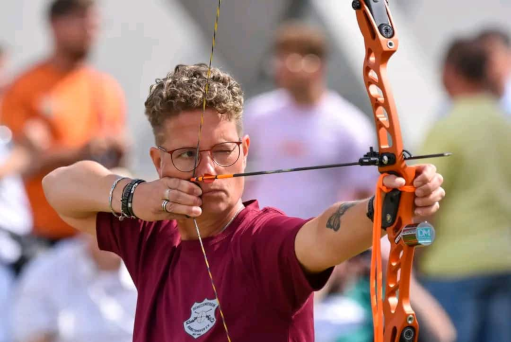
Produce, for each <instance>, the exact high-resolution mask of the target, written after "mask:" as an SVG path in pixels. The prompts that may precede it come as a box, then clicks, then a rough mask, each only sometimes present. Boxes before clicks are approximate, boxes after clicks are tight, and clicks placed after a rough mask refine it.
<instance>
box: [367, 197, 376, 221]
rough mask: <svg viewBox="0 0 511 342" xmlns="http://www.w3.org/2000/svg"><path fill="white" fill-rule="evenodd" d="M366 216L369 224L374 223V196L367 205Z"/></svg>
mask: <svg viewBox="0 0 511 342" xmlns="http://www.w3.org/2000/svg"><path fill="white" fill-rule="evenodd" d="M366 216H367V217H368V218H369V219H370V220H371V222H374V195H373V196H372V197H371V198H370V199H369V202H368V203H367V213H366Z"/></svg>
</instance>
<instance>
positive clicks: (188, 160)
mask: <svg viewBox="0 0 511 342" xmlns="http://www.w3.org/2000/svg"><path fill="white" fill-rule="evenodd" d="M240 146H241V141H235V142H223V143H219V144H216V145H214V146H213V147H211V148H210V149H208V150H199V158H198V160H197V166H199V164H200V162H201V159H202V152H209V155H210V157H211V159H212V160H213V162H214V163H215V164H217V165H219V166H222V167H228V166H231V165H234V164H235V163H236V162H237V161H238V159H239V158H240V154H241V148H240ZM158 149H159V150H161V151H163V152H165V153H168V154H170V158H171V160H172V164H173V165H174V167H175V168H176V169H178V170H179V171H182V172H191V171H193V169H194V166H195V156H196V154H197V148H196V147H182V148H178V149H175V150H171V151H168V150H167V149H165V148H164V147H162V146H158Z"/></svg>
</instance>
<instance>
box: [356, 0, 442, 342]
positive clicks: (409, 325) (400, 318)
mask: <svg viewBox="0 0 511 342" xmlns="http://www.w3.org/2000/svg"><path fill="white" fill-rule="evenodd" d="M352 6H353V8H354V9H355V10H356V15H357V21H358V24H359V27H360V30H361V32H362V35H363V37H364V42H365V49H366V55H365V59H364V65H363V75H364V83H365V86H366V88H367V93H368V95H369V98H370V101H371V105H372V109H373V114H374V120H375V126H376V133H377V137H378V147H379V157H380V160H381V161H382V163H381V164H380V165H379V167H378V170H379V172H380V173H381V174H382V176H381V177H380V181H379V184H378V186H377V194H376V201H375V202H376V203H375V208H374V209H375V216H374V232H373V234H374V237H373V259H372V271H371V272H372V273H373V274H372V277H371V294H372V295H371V297H372V298H371V300H372V304H373V305H372V306H373V316H374V328H375V341H377V342H383V341H385V342H417V338H418V332H419V325H418V323H417V319H416V317H415V313H414V311H413V309H412V307H411V305H410V279H411V276H412V264H413V256H414V247H415V246H416V245H420V244H421V241H417V239H416V238H417V237H418V234H421V233H420V232H419V230H421V231H422V233H424V234H426V235H428V234H430V237H431V238H433V236H432V235H431V234H433V232H434V231H433V230H432V229H433V228H432V227H431V226H430V225H429V224H427V223H422V225H423V226H420V225H421V224H419V225H413V209H414V188H413V186H412V182H413V179H414V178H415V173H416V170H415V167H413V166H408V165H407V164H406V154H405V153H404V149H403V140H402V136H401V128H400V125H399V118H398V114H397V110H396V105H395V102H394V97H393V95H392V92H391V90H390V86H389V82H388V78H387V63H388V61H389V59H390V58H391V57H392V55H393V54H394V53H395V52H396V50H397V48H398V45H399V41H398V38H397V35H396V32H395V26H394V22H393V20H392V16H391V14H390V11H389V8H388V4H387V1H386V0H380V1H376V0H373V1H370V0H355V1H353V3H352ZM384 174H395V175H398V176H400V177H403V178H404V179H405V181H406V185H405V186H404V187H402V188H400V189H399V190H392V191H391V190H390V189H387V188H385V187H384V186H383V183H382V180H383V175H384ZM383 192H390V193H389V194H387V195H386V196H385V207H386V210H385V212H383V203H382V202H383V200H382V193H383ZM387 200H388V201H387ZM387 202H388V203H387ZM387 204H390V205H389V206H388V207H387ZM392 204H393V205H392ZM392 206H393V207H394V208H393V210H387V209H388V208H389V207H392ZM382 228H386V231H387V233H388V238H389V240H390V244H391V249H390V255H389V261H388V267H387V278H386V286H385V299H383V300H382V298H381V295H382V294H381V287H382V279H381V278H382V266H381V252H380V236H381V229H382ZM403 234H405V235H406V236H405V235H403ZM409 237H413V238H409ZM419 240H420V239H419ZM429 243H431V241H427V242H426V243H424V242H422V244H429Z"/></svg>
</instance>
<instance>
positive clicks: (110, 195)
mask: <svg viewBox="0 0 511 342" xmlns="http://www.w3.org/2000/svg"><path fill="white" fill-rule="evenodd" d="M123 179H128V178H127V177H119V178H117V179H116V180H115V182H114V183H113V184H112V187H111V188H110V194H109V195H108V205H109V206H110V211H111V212H112V215H114V216H115V217H117V218H118V219H119V221H122V220H123V219H124V216H123V215H122V208H121V213H120V214H117V213H116V212H115V210H114V207H113V205H112V201H113V198H114V191H115V187H116V186H117V184H119V182H120V181H122V180H123Z"/></svg>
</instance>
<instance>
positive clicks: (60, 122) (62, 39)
mask: <svg viewBox="0 0 511 342" xmlns="http://www.w3.org/2000/svg"><path fill="white" fill-rule="evenodd" d="M47 16H48V21H49V24H50V27H51V32H52V37H53V42H54V49H53V53H52V54H51V56H49V58H47V59H46V60H44V61H42V62H41V63H39V64H37V65H36V66H35V67H33V68H31V69H30V70H29V71H27V72H25V73H24V74H23V75H21V76H20V77H18V78H17V79H16V80H15V82H14V83H13V84H12V85H11V86H10V87H9V88H8V90H7V92H6V94H5V97H4V101H3V105H2V122H3V123H4V124H5V125H7V126H8V127H10V129H11V130H12V132H13V134H14V140H15V142H16V143H17V144H18V145H19V146H23V147H25V148H26V149H28V150H29V151H30V153H31V155H30V164H29V166H30V168H29V169H28V170H25V186H26V191H27V194H28V197H29V200H30V203H31V207H32V210H33V216H34V225H33V233H34V234H35V235H36V236H38V237H40V240H39V241H43V242H44V243H48V244H52V243H53V242H55V241H58V240H59V239H62V238H66V237H69V236H72V235H73V234H75V231H74V230H73V229H72V228H71V227H70V226H68V225H67V224H65V223H64V222H63V221H62V220H61V219H60V218H59V217H58V215H57V214H56V212H55V211H54V210H53V209H52V208H51V207H50V205H49V204H48V203H47V201H46V199H45V197H44V193H43V189H42V186H41V180H42V177H43V176H44V175H45V174H46V173H48V172H49V171H51V170H53V169H55V168H57V167H60V166H64V165H69V164H72V163H73V162H76V161H78V160H82V159H94V160H97V161H100V162H102V163H103V164H104V165H105V166H107V167H115V166H118V165H119V164H120V163H121V161H122V156H123V154H124V149H125V147H124V139H123V133H124V121H125V120H124V119H125V118H124V111H125V108H124V107H125V105H124V97H123V93H122V91H121V89H120V87H119V85H118V84H117V83H116V82H115V81H114V80H113V79H112V78H111V77H109V76H107V75H106V74H103V73H101V72H99V71H97V70H95V69H93V68H92V67H90V66H88V65H87V64H86V59H87V56H88V55H89V52H90V50H91V47H92V44H93V42H94V40H95V38H96V33H97V28H98V13H97V8H96V6H95V3H94V1H93V0H54V1H52V3H51V5H50V7H49V10H48V13H47Z"/></svg>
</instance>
